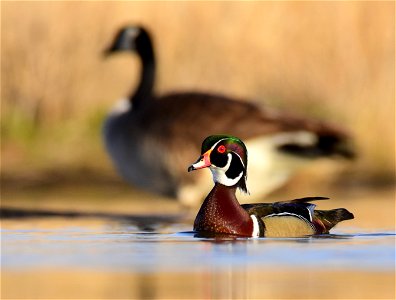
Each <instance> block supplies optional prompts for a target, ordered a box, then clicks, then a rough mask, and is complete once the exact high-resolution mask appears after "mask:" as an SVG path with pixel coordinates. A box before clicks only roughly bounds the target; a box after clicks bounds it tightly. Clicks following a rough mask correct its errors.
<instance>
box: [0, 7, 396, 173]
mask: <svg viewBox="0 0 396 300" xmlns="http://www.w3.org/2000/svg"><path fill="white" fill-rule="evenodd" d="M394 5H395V4H394V2H371V1H370V2H358V1H350V2H293V1H292V2H279V3H278V2H272V1H271V2H68V1H66V2H43V1H41V2H4V1H3V2H2V3H1V16H2V17H1V45H2V47H1V76H2V80H1V120H2V121H1V134H2V145H1V147H2V172H3V174H4V173H15V174H19V173H20V172H22V173H23V172H26V169H27V168H26V166H27V165H28V166H29V167H30V168H29V169H30V172H40V170H42V169H48V168H59V166H62V168H73V166H74V167H78V166H81V164H83V165H85V166H86V168H88V169H92V170H98V169H100V170H101V171H103V172H108V173H110V174H113V173H112V171H111V170H112V169H111V166H110V164H109V162H108V160H107V159H106V155H105V153H104V150H103V148H102V144H101V142H100V122H101V119H102V117H103V116H104V112H105V111H106V110H107V109H108V108H109V107H110V106H111V105H112V104H113V103H114V102H115V100H116V99H117V98H120V97H122V96H123V95H124V94H126V93H127V92H129V91H130V89H132V85H133V82H134V81H135V82H136V80H137V76H138V70H139V67H140V66H139V64H138V61H137V60H136V58H135V57H133V56H131V55H129V54H125V55H119V56H118V57H113V58H111V59H108V60H104V59H103V57H102V50H103V49H105V47H106V46H107V45H108V43H110V41H111V39H112V37H113V35H114V34H115V32H116V31H117V30H118V28H119V27H120V26H122V25H124V24H127V23H140V24H144V25H146V26H147V27H148V28H149V29H150V30H151V31H152V34H153V37H154V42H155V48H156V52H157V56H158V63H159V68H158V77H157V79H158V80H157V85H156V90H157V92H158V93H164V92H167V91H175V90H191V89H194V90H203V91H214V92H219V93H224V94H229V95H237V96H240V97H243V98H245V99H248V100H254V101H262V102H265V103H268V104H270V105H273V106H275V107H279V108H282V109H288V110H291V111H298V112H300V113H302V114H306V115H311V116H313V117H317V118H321V119H326V120H331V121H333V122H334V123H340V124H342V125H343V126H345V127H347V128H350V131H351V132H352V134H353V136H354V137H355V140H356V145H357V148H358V150H359V152H360V159H359V160H358V161H357V162H356V163H355V164H353V166H352V167H351V168H352V172H351V174H352V175H351V176H352V177H353V176H355V177H356V176H362V174H364V176H366V174H367V176H368V178H370V179H377V180H379V179H381V180H389V179H392V178H393V176H394V171H395V169H394V167H395V157H394V149H395V39H394V37H395V29H394V23H395V15H394ZM114 176H115V175H114Z"/></svg>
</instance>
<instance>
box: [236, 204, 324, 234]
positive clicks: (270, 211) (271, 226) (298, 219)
mask: <svg viewBox="0 0 396 300" xmlns="http://www.w3.org/2000/svg"><path fill="white" fill-rule="evenodd" d="M325 199H328V198H326V197H305V198H299V199H293V200H288V201H279V202H274V203H255V204H242V205H241V206H242V208H243V209H245V210H246V211H247V212H248V214H249V215H254V216H255V217H256V218H257V220H258V224H259V230H260V235H261V236H266V237H302V236H308V235H313V234H315V233H317V231H316V227H315V225H314V223H313V222H314V209H315V207H316V205H315V204H312V203H310V202H309V201H315V200H325Z"/></svg>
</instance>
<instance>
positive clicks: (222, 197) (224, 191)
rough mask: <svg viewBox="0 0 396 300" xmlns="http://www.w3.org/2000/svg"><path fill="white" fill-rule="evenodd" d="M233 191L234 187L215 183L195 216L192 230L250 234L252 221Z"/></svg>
mask: <svg viewBox="0 0 396 300" xmlns="http://www.w3.org/2000/svg"><path fill="white" fill-rule="evenodd" d="M235 191H236V187H227V186H225V185H222V184H220V183H216V184H215V186H214V187H213V189H212V190H211V191H210V193H209V195H208V196H207V197H206V199H205V201H204V202H203V204H202V206H201V208H200V210H199V212H198V214H197V217H196V218H195V222H194V230H195V231H206V232H218V233H226V234H235V235H244V236H252V232H253V221H252V219H251V218H250V216H249V214H248V213H247V212H246V211H245V210H244V209H243V208H242V207H241V205H240V204H239V202H238V200H237V198H236V196H235Z"/></svg>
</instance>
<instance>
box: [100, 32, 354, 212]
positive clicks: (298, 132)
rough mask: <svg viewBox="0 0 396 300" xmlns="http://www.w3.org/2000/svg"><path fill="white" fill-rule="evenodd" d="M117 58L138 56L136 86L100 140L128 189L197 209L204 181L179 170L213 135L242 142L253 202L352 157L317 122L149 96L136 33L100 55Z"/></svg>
mask: <svg viewBox="0 0 396 300" xmlns="http://www.w3.org/2000/svg"><path fill="white" fill-rule="evenodd" d="M120 51H130V52H135V53H137V55H139V57H140V59H141V62H142V68H141V76H140V82H139V84H138V86H137V88H136V90H134V91H133V93H132V94H131V95H130V96H129V97H128V98H127V99H123V100H121V101H119V102H118V103H117V104H116V105H115V107H114V108H113V109H112V110H111V112H110V113H109V115H108V117H107V119H106V121H105V123H104V127H103V134H104V140H105V144H106V148H107V150H108V152H109V154H110V157H111V159H112V161H113V163H114V165H115V167H116V169H117V171H118V173H119V174H120V175H121V176H122V177H123V178H124V179H125V180H126V181H128V182H129V183H131V184H132V185H134V186H137V187H140V188H143V189H145V190H147V191H150V192H154V193H158V194H161V195H164V196H167V197H171V198H176V199H178V200H179V201H180V202H181V203H182V204H185V205H188V206H192V205H196V204H198V203H199V201H201V200H202V199H203V197H204V196H205V195H206V194H207V192H208V191H209V190H210V184H208V182H209V183H210V180H208V178H210V174H205V172H201V173H202V174H200V175H201V176H189V175H188V174H186V166H187V165H188V163H189V161H191V159H192V158H194V157H196V156H197V155H198V154H199V147H200V144H201V141H202V140H203V139H204V138H205V137H206V136H208V135H211V134H213V133H214V132H221V133H224V134H229V135H234V136H239V137H241V138H242V139H244V140H245V141H246V144H247V147H248V148H249V159H250V163H249V165H250V168H249V170H248V172H249V190H250V191H251V193H254V195H256V196H263V195H265V194H267V193H269V192H271V191H273V190H274V189H276V188H278V187H280V186H281V185H282V184H284V183H285V182H286V181H287V180H288V178H289V177H290V175H292V174H293V173H294V172H295V171H296V170H297V169H299V168H300V167H301V166H303V165H305V164H306V163H309V162H311V161H313V160H315V159H317V158H322V157H332V156H339V157H346V158H352V157H353V156H354V153H353V150H352V148H351V146H350V139H349V137H348V134H347V133H346V132H345V131H344V130H342V129H340V128H337V127H335V126H332V125H330V124H327V123H325V122H321V121H316V120H311V119H307V118H303V117H299V116H295V115H293V114H290V113H285V112H279V111H275V110H272V109H269V108H268V107H264V106H261V105H260V106H259V105H258V104H254V103H251V102H247V101H243V100H241V99H231V98H229V97H226V96H222V95H215V94H207V93H199V92H188V93H187V92H185V93H172V94H168V95H164V96H161V97H158V96H156V95H155V94H154V92H153V87H154V83H155V67H156V61H155V54H154V50H153V44H152V39H151V37H150V34H149V32H148V31H147V30H146V29H145V28H143V27H141V26H127V27H124V28H122V29H121V30H120V31H119V32H118V34H117V35H116V37H115V40H114V42H113V44H112V45H111V46H110V47H109V48H108V49H107V50H106V55H109V54H112V53H116V52H120ZM243 199H244V198H243V197H242V201H243Z"/></svg>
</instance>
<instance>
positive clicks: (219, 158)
mask: <svg viewBox="0 0 396 300" xmlns="http://www.w3.org/2000/svg"><path fill="white" fill-rule="evenodd" d="M202 168H209V169H210V171H211V172H212V175H213V181H214V182H215V183H216V182H217V183H220V184H223V185H226V186H236V187H238V188H240V189H241V190H242V191H244V192H245V193H247V187H246V178H247V173H246V168H247V149H246V146H245V144H244V143H243V142H242V141H241V140H240V139H239V138H237V137H234V136H229V135H211V136H209V137H207V138H206V139H205V140H204V141H203V143H202V148H201V156H200V157H199V158H198V160H197V161H196V162H195V163H194V164H192V165H191V166H190V167H189V168H188V171H189V172H190V171H193V170H198V169H202Z"/></svg>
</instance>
